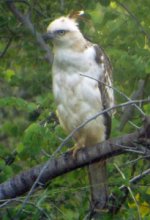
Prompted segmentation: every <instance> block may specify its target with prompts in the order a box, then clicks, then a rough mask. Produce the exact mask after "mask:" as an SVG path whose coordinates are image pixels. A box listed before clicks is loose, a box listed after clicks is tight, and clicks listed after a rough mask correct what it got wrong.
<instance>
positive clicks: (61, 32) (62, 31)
mask: <svg viewBox="0 0 150 220" xmlns="http://www.w3.org/2000/svg"><path fill="white" fill-rule="evenodd" d="M56 33H57V34H59V35H64V34H65V33H66V31H65V30H58V31H56Z"/></svg>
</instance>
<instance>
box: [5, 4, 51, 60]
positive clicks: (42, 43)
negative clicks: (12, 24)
mask: <svg viewBox="0 0 150 220" xmlns="http://www.w3.org/2000/svg"><path fill="white" fill-rule="evenodd" d="M6 4H7V6H8V8H9V10H10V11H11V12H12V13H13V14H14V15H15V16H16V18H17V19H18V20H19V21H20V22H21V23H22V24H23V25H24V26H25V27H26V28H27V29H28V30H29V31H30V33H31V34H32V35H33V36H35V38H36V41H37V43H38V45H39V46H40V47H41V48H42V50H44V51H45V52H46V59H47V61H48V62H49V63H50V64H51V63H52V60H53V56H52V53H51V51H50V49H49V47H48V45H47V44H46V43H45V41H44V39H43V37H42V35H41V34H40V33H39V32H38V31H36V29H35V27H34V25H33V24H32V22H31V20H30V19H29V16H27V15H24V14H22V13H21V12H20V11H19V10H18V9H17V8H16V6H15V4H14V3H13V2H12V1H8V0H7V1H6Z"/></svg>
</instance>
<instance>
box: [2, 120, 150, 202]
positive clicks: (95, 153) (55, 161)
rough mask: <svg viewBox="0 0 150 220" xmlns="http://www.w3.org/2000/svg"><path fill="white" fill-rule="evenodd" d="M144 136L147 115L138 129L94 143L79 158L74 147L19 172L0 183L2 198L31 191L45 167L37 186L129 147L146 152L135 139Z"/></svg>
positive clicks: (148, 131) (148, 128)
mask: <svg viewBox="0 0 150 220" xmlns="http://www.w3.org/2000/svg"><path fill="white" fill-rule="evenodd" d="M141 138H142V140H143V139H144V138H147V139H149V138H150V119H149V118H147V119H146V121H145V125H144V127H143V128H141V129H140V130H139V131H136V132H134V133H131V134H128V135H125V136H123V137H119V138H114V139H111V140H107V141H105V142H103V143H101V144H97V145H96V146H93V147H85V148H83V149H81V150H80V151H78V153H77V156H76V158H74V157H73V155H72V152H71V151H70V152H67V153H65V154H63V155H62V156H60V157H59V158H52V159H50V160H49V161H48V162H47V163H46V165H40V166H37V167H35V168H33V169H31V170H28V171H25V172H23V173H21V174H19V175H18V176H16V177H14V178H12V179H10V180H9V181H7V182H5V183H2V184H1V185H0V199H6V198H14V197H17V196H19V195H22V194H23V193H25V192H27V191H29V190H30V188H31V187H32V185H33V183H34V182H35V180H36V179H37V177H38V176H39V174H40V172H41V170H42V169H43V167H44V170H43V172H42V175H41V176H40V180H39V182H38V184H37V186H38V185H41V184H45V183H46V182H47V181H49V180H52V179H53V178H55V177H57V176H60V175H63V174H64V173H67V172H69V171H72V170H75V169H77V168H79V167H83V166H86V165H88V164H91V163H94V162H96V161H99V160H101V159H104V158H109V157H112V156H115V155H118V154H122V153H124V152H127V149H128V148H129V147H130V148H132V149H136V151H138V152H140V153H143V154H146V155H147V154H148V153H149V150H148V149H147V151H146V150H145V149H144V150H142V152H141V148H140V147H139V148H138V147H135V143H136V144H137V143H140V144H141ZM121 146H127V147H121ZM149 154H150V153H149Z"/></svg>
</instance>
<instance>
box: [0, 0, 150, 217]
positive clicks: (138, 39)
mask: <svg viewBox="0 0 150 220" xmlns="http://www.w3.org/2000/svg"><path fill="white" fill-rule="evenodd" d="M8 2H11V1H8ZM14 5H15V7H16V8H17V10H18V11H19V12H21V13H22V15H23V16H27V17H26V18H28V20H29V21H30V22H31V24H32V25H33V26H34V28H35V29H34V30H36V31H38V32H39V33H45V31H46V28H47V25H48V24H49V23H50V21H52V20H53V19H55V18H57V17H59V16H61V15H64V14H68V13H69V12H70V11H71V10H81V9H83V10H84V11H85V17H84V19H82V20H81V22H80V27H81V29H82V31H83V32H84V34H85V35H86V36H87V37H89V38H90V39H91V40H92V41H93V42H95V43H98V44H100V45H101V46H102V47H103V48H104V49H105V51H106V52H107V54H108V55H109V57H110V59H111V62H112V66H113V73H114V77H113V78H114V87H115V88H116V90H117V91H115V96H116V103H122V102H125V101H127V99H126V98H125V95H126V96H128V97H132V98H135V99H144V98H147V97H148V96H149V93H150V58H149V57H150V44H149V43H150V23H149V8H150V1H149V0H144V1H142V0H137V1H133V0H129V1H125V0H118V1H111V0H93V1H88V0H82V1H75V0H72V1H69V0H68V1H67V0H57V1H50V0H49V1H47V0H43V1H36V0H26V1H14ZM36 31H35V32H32V31H31V29H30V28H29V26H28V27H27V26H26V24H25V23H23V22H22V23H21V22H20V19H19V17H17V16H16V15H15V14H14V13H12V11H11V9H10V7H9V4H7V1H6V0H4V1H1V2H0V38H1V41H0V182H4V181H6V180H8V179H9V178H11V177H13V176H15V175H16V174H18V173H19V172H21V171H23V170H27V169H29V168H31V167H34V166H35V165H37V164H39V163H43V162H45V161H46V160H48V158H49V156H50V155H51V154H52V153H53V152H54V151H55V150H56V149H57V147H58V146H59V145H60V143H61V141H62V140H63V139H64V138H65V136H66V134H65V133H64V131H63V130H62V128H61V127H60V125H59V123H58V121H57V119H56V117H55V115H54V114H53V112H55V104H54V99H53V95H52V83H51V66H50V61H49V62H47V59H46V57H45V51H44V49H43V48H42V47H40V46H39V43H38V42H37V35H36V33H37V32H36ZM31 32H32V33H31ZM49 46H50V45H49ZM118 91H120V92H118ZM135 91H138V92H139V91H140V92H139V93H138V94H135ZM121 93H123V94H124V95H122V94H121ZM136 95H137V96H136ZM140 109H141V110H140V111H138V109H136V108H135V109H134V111H133V110H132V111H130V114H129V116H130V117H127V121H128V122H127V123H125V126H124V124H123V120H124V119H123V116H124V114H123V112H125V110H126V109H117V110H116V114H115V117H114V118H113V128H112V137H118V136H120V135H124V134H126V133H130V132H132V131H134V130H135V129H136V128H138V127H140V126H141V125H142V117H143V114H142V111H143V112H144V113H145V114H146V115H148V114H150V104H149V103H143V104H142V103H141V105H140ZM125 122H126V120H125ZM68 146H72V142H69V143H68V144H67V146H65V147H64V148H63V149H62V151H63V152H64V151H66V150H67V149H68ZM62 151H61V152H59V153H62ZM148 165H149V164H148V161H146V160H145V158H143V157H142V156H140V155H138V154H137V153H130V154H125V155H121V156H119V157H116V158H114V159H113V160H111V161H110V163H109V171H108V172H109V173H108V176H109V186H110V191H113V192H116V193H118V194H119V187H120V186H121V185H123V184H125V185H127V186H129V185H128V184H129V180H130V178H132V176H136V175H138V174H140V172H141V171H143V170H146V169H147V168H148ZM124 176H125V178H124ZM149 180H150V177H149V176H148V175H147V176H146V177H144V178H143V179H142V180H141V181H140V182H139V183H138V184H136V185H134V186H132V187H131V188H130V193H129V195H128V198H127V199H126V201H125V202H124V204H123V205H122V208H121V210H120V211H119V212H118V213H117V215H116V216H115V217H114V219H115V220H117V219H124V220H126V219H144V220H148V219H150V203H149V201H150V186H149ZM129 187H130V186H129ZM89 191H90V186H89V183H88V178H87V173H86V168H81V169H78V170H76V171H73V172H70V173H69V174H65V175H63V176H61V177H58V178H56V179H55V180H53V181H51V182H50V183H49V184H48V185H47V186H46V187H44V188H41V190H38V191H36V192H34V193H33V194H32V195H31V197H30V200H29V201H28V202H27V203H26V205H25V206H24V207H23V208H22V203H23V201H24V199H25V198H26V195H24V196H22V197H19V198H16V199H14V200H13V201H11V202H9V203H6V204H4V203H2V207H1V211H0V219H2V220H8V219H15V217H16V216H17V218H18V219H32V220H34V219H54V220H56V219H59V220H66V219H67V220H75V219H81V220H82V219H84V217H85V215H86V213H87V211H88V208H89ZM6 202H7V201H6ZM19 210H21V211H19ZM133 216H134V217H133ZM105 219H112V217H110V216H107V218H105Z"/></svg>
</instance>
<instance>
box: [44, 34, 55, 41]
mask: <svg viewBox="0 0 150 220" xmlns="http://www.w3.org/2000/svg"><path fill="white" fill-rule="evenodd" d="M42 37H43V39H44V40H45V41H48V40H53V39H54V37H55V34H54V33H51V32H47V33H45V34H43V35H42Z"/></svg>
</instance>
